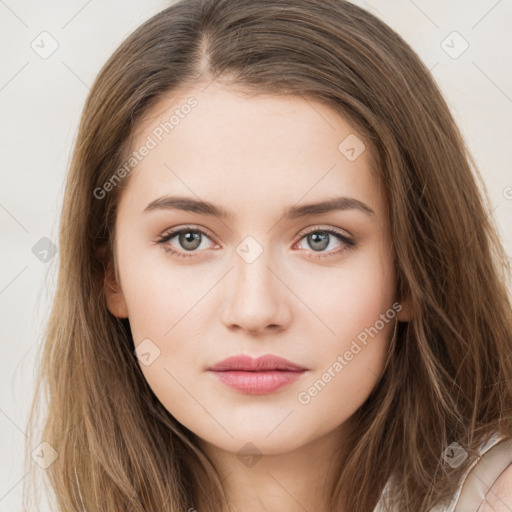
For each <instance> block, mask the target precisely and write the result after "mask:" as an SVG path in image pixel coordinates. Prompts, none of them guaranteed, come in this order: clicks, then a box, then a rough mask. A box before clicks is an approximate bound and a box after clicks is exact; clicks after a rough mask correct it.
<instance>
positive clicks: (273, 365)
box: [208, 354, 307, 395]
mask: <svg viewBox="0 0 512 512" xmlns="http://www.w3.org/2000/svg"><path fill="white" fill-rule="evenodd" d="M208 370H209V371H211V372H212V373H213V374H214V375H215V376H216V377H217V378H218V379H219V380H220V381H221V382H223V383H224V384H226V385H227V386H230V387H231V388H233V389H235V390H237V391H240V392H242V393H248V394H251V395H262V394H265V393H271V392H272V391H277V390H278V389H280V388H282V387H284V386H286V385H287V384H290V383H291V382H294V381H296V380H297V379H299V378H300V377H301V375H302V374H303V373H304V372H305V371H306V370H307V368H304V367H302V366H299V365H296V364H294V363H292V362H291V361H288V360H287V359H283V358H282V357H278V356H274V355H271V354H268V355H264V356H261V357H258V358H257V359H253V358H252V357H249V356H234V357H228V358H227V359H224V360H223V361H220V362H219V363H217V364H215V365H213V366H211V367H210V368H208Z"/></svg>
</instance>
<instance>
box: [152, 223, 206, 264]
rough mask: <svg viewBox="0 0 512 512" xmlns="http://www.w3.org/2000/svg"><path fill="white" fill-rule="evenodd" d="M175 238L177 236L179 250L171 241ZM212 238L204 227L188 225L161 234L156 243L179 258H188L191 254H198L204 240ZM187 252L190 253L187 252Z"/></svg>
mask: <svg viewBox="0 0 512 512" xmlns="http://www.w3.org/2000/svg"><path fill="white" fill-rule="evenodd" d="M173 238H177V243H178V244H179V246H180V248H179V250H176V248H175V247H173V246H172V245H171V244H169V243H168V242H170V241H171V240H172V239H173ZM205 238H207V239H210V234H209V233H208V232H206V231H204V230H202V229H198V228H193V227H191V226H187V227H185V228H181V229H175V230H173V231H170V232H169V233H167V234H165V235H163V236H161V237H160V238H158V239H157V240H156V243H158V244H160V245H161V246H162V249H163V250H164V251H165V252H168V253H171V254H173V255H175V256H176V257H178V258H188V257H191V256H197V252H201V251H198V249H199V248H200V246H201V244H202V242H203V240H204V239H205ZM187 252H188V253H189V254H187Z"/></svg>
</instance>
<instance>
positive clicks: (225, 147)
mask: <svg viewBox="0 0 512 512" xmlns="http://www.w3.org/2000/svg"><path fill="white" fill-rule="evenodd" d="M191 95H193V96H194V97H195V98H196V99H197V100H198V105H197V106H196V107H195V108H194V109H193V110H192V112H191V113H190V114H189V115H188V116H186V117H185V118H184V119H181V120H180V123H179V125H177V126H176V127H175V128H174V130H173V131H172V132H171V133H169V134H167V135H166V136H165V137H164V138H163V140H162V141H161V142H159V144H158V145H157V146H156V147H155V148H154V149H152V150H151V151H150V152H149V154H148V155H147V156H146V157H145V158H144V159H143V160H142V161H141V162H140V163H138V165H137V166H136V167H135V168H134V169H133V170H132V171H131V174H130V178H129V182H128V184H127V186H126V187H125V188H124V190H123V192H122V195H121V199H120V204H119V210H118V216H117V220H116V241H115V252H116V261H117V264H118V268H117V270H118V275H119V282H112V283H110V286H109V289H108V292H107V293H108V307H109V310H110V312H111V313H112V314H113V315H115V316H118V317H120V318H126V317H128V318H129V319H130V325H131V329H132V335H133V339H134V343H135V346H136V347H137V346H138V345H139V344H140V343H141V342H142V341H143V340H145V339H150V340H151V343H153V344H154V345H150V346H151V347H153V346H156V347H158V349H159V350H160V354H159V356H158V357H157V358H156V359H155V360H154V361H153V362H152V363H151V364H150V365H148V366H146V365H143V364H140V366H141V369H142V371H143V374H144V376H145V378H146V379H147V381H148V383H149V385H150V386H151V388H152V390H153V391H154V393H155V395H156V396H157V397H158V399H159V400H160V401H161V402H162V404H163V405H164V406H165V407H166V409H167V410H168V411H169V412H170V413H171V414H172V415H173V416H174V417H175V418H176V419H177V420H178V421H180V422H181V423H182V424H183V425H185V426H186V427H187V428H188V429H190V430H191V431H192V432H193V433H194V434H195V435H196V436H197V438H198V442H199V444H200V445H201V447H202V448H203V449H204V450H205V452H206V453H207V454H208V455H209V456H210V457H211V458H212V460H213V461H214V463H215V465H216V467H217V469H218V471H219V473H220V475H221V478H225V479H224V484H225V486H226V491H227V494H228V497H229V502H230V504H231V506H232V507H233V510H240V511H242V510H243V511H245V512H251V511H263V510H278V509H279V510H281V511H283V512H286V511H296V510H299V509H300V510H302V508H301V507H304V508H305V509H307V510H317V511H322V510H327V505H326V504H325V502H324V501H323V496H324V494H323V493H322V483H323V482H324V481H325V479H326V474H327V471H328V469H329V464H330V463H331V462H332V460H333V458H334V454H335V451H336V450H337V449H338V448H339V446H340V445H341V444H342V443H343V439H345V438H346V436H347V433H348V432H349V431H350V430H351V428H353V427H352V425H351V421H350V418H351V417H352V416H353V414H354V412H355V411H356V410H357V409H358V408H359V407H360V406H361V404H362V403H363V402H364V401H365V399H366V398H367V397H368V395H369V394H370V392H371V391H372V389H373V388H374V386H375V385H376V383H377V380H378V378H379V376H380V374H381V372H382V369H383V363H384V358H385V354H386V349H387V347H388V343H389V340H390V338H391V336H392V334H393V329H394V319H393V320H392V321H390V322H389V323H387V324H385V327H384V328H383V329H381V330H380V331H379V332H378V335H376V336H374V337H373V338H371V339H370V340H369V342H368V343H367V345H366V346H364V348H363V349H362V350H361V351H360V352H359V353H358V354H357V355H355V356H354V357H353V359H352V360H351V361H349V362H348V364H347V365H346V366H345V367H344V368H343V370H342V371H341V372H339V373H338V374H336V376H335V377H334V378H332V379H331V381H330V382H329V383H328V384H327V385H326V386H325V387H324V388H323V389H322V390H321V392H319V393H318V394H317V395H316V396H314V397H312V398H311V400H310V402H309V403H307V404H302V403H300V402H299V401H298V398H297V397H298V394H299V393H300V392H303V391H305V390H308V388H309V387H310V386H311V385H312V384H313V383H314V382H315V381H317V380H318V379H320V378H321V377H322V374H323V373H324V372H325V371H327V369H328V368H329V367H332V365H333V363H334V362H335V361H336V359H337V357H338V356H339V355H343V354H344V353H345V352H346V351H347V350H348V349H349V348H350V346H351V343H352V342H353V340H355V339H356V337H357V336H358V334H360V333H361V332H362V331H364V329H365V328H368V327H370V326H373V325H374V324H375V322H376V321H377V320H378V319H379V316H380V315H381V314H383V313H385V312H386V310H388V309H390V308H391V307H392V304H393V303H394V302H395V301H396V297H395V296H394V287H395V276H394V272H393V256H392V253H391V240H390V230H389V225H388V221H387V210H386V209H387V203H386V197H385V195H384V192H383V190H382V188H381V186H380V184H379V182H378V180H377V179H376V177H375V175H374V174H372V172H371V169H370V155H369V151H370V150H369V149H368V147H367V149H366V150H365V151H363V152H362V154H361V155H360V156H359V157H358V158H357V159H356V160H354V161H350V160H349V159H347V158H346V157H345V156H344V154H342V153H341V152H340V151H339V150H338V145H339V144H340V143H341V142H342V141H343V140H344V139H345V138H346V137H347V136H348V135H350V134H357V132H356V131H355V129H354V128H353V126H351V125H350V124H349V123H348V122H347V121H346V120H344V119H342V118H341V117H340V116H339V115H337V114H336V113H335V112H333V111H332V110H330V109H328V108H327V107H325V106H324V105H322V104H319V103H316V102H314V101H310V100H308V101H306V100H305V99H302V98H300V97H295V96H286V97H273V96H253V97H249V96H244V95H243V94H241V93H239V92H235V91H234V90H232V89H229V88H227V87H226V86H223V85H221V84H218V83H215V82H214V83H212V84H210V85H209V86H208V87H207V88H206V89H204V90H201V89H200V88H199V87H197V88H195V89H190V88H189V89H187V90H186V91H185V90H181V91H178V92H176V91H175V92H173V94H172V95H168V96H166V97H163V98H161V100H160V101H159V103H158V104H157V105H155V106H154V107H153V108H152V109H151V111H150V112H149V113H148V115H147V116H146V117H145V118H144V119H143V121H142V122H141V123H140V124H139V125H138V127H137V130H136V132H135V135H134V139H133V148H134V149H135V148H139V147H140V146H142V145H143V144H144V141H145V140H146V138H147V136H148V135H150V134H151V133H152V130H154V129H155V127H156V126H158V124H159V123H160V122H162V121H165V120H167V119H168V118H169V115H170V113H172V111H173V110H174V109H176V108H179V107H180V105H183V104H184V103H185V102H186V100H187V98H188V97H190V96H191ZM359 138H360V139H361V137H359ZM361 140H362V139H361ZM125 185H126V184H125ZM165 194H172V195H180V196H186V197H191V198H194V199H198V198H200V199H202V200H207V201H210V202H212V203H214V204H215V205H219V206H221V207H223V208H225V209H227V210H229V211H231V212H233V215H234V217H233V218H232V219H220V218H218V217H216V216H208V215H204V214H199V213H192V212H185V211H178V210H163V209H162V210H152V211H150V212H144V213H143V211H144V209H145V208H146V206H147V205H148V204H149V203H150V202H151V201H153V200H154V199H156V198H158V197H161V196H163V195H165ZM340 195H343V196H348V197H352V198H356V199H358V200H359V201H362V202H363V203H365V204H366V205H368V206H369V207H370V208H371V209H372V210H373V211H374V214H372V215H369V214H367V213H365V212H363V211H360V210H357V209H350V210H344V211H335V212H329V213H323V214H320V215H318V214H317V215H310V216H306V217H302V218H298V219H295V220H291V221H289V220H285V219H282V215H283V212H284V210H285V209H286V208H287V207H289V206H291V205H295V204H296V203H298V204H300V205H302V204H306V203H314V202H319V201H322V200H326V199H331V198H333V197H336V196H340ZM187 227H190V228H193V229H205V230H208V231H209V232H211V233H212V234H213V235H214V238H213V237H208V236H204V235H201V236H202V241H201V245H200V246H199V248H197V249H195V255H194V256H192V257H187V258H177V257H175V256H173V255H172V254H170V253H166V252H165V251H164V250H163V249H162V246H161V245H159V244H158V243H156V239H157V238H158V237H160V236H163V235H165V234H167V233H168V232H169V231H170V229H171V228H178V229H179V228H187ZM311 227H317V228H318V229H317V231H321V230H322V229H324V230H325V229H335V230H336V229H337V230H339V231H341V232H342V233H343V234H345V235H346V236H349V237H350V238H352V239H353V240H355V242H356V246H355V247H349V246H347V245H346V244H344V243H343V242H342V241H340V240H338V239H337V238H336V237H335V236H334V235H329V236H330V241H329V245H328V247H327V248H323V249H320V251H318V250H317V251H315V247H317V246H315V245H311V243H309V242H308V237H307V236H305V234H304V231H305V230H306V229H307V228H311ZM306 234H307V233H306ZM247 236H251V237H253V238H254V239H255V240H256V241H257V243H258V244H259V245H260V246H261V248H262V250H263V252H262V253H261V254H260V255H259V257H258V258H256V259H255V260H254V261H252V262H251V263H248V262H247V261H246V260H244V259H243V258H242V257H240V255H239V254H238V253H237V251H236V249H237V247H238V246H239V245H240V244H241V242H242V241H243V240H244V239H245V237H247ZM182 242H183V240H182ZM167 245H170V246H172V247H173V248H174V249H175V250H177V251H180V252H182V253H187V250H186V248H185V247H184V246H183V245H180V240H179V236H178V235H177V236H175V237H174V238H173V239H172V240H170V241H168V242H167ZM242 245H243V244H242ZM340 249H343V250H342V251H341V252H339V253H338V254H335V253H336V251H338V250H340ZM189 253H190V252H189ZM318 254H320V255H324V257H323V258H315V255H318ZM329 254H330V255H331V256H329ZM402 306H403V308H402V310H401V311H400V312H399V313H398V315H397V317H398V319H399V320H401V321H407V320H408V317H407V307H406V305H405V304H402ZM146 343H147V342H146ZM148 346H149V345H148ZM237 354H248V355H251V356H253V357H258V356H260V355H263V354H275V355H278V356H281V357H284V358H286V359H289V360H291V361H292V362H294V363H296V364H299V365H302V366H305V367H307V368H308V370H307V371H306V372H305V373H304V374H303V375H302V376H301V378H300V379H299V380H298V381H296V382H294V383H292V384H291V385H288V386H287V387H285V388H282V389H280V390H278V391H276V392H273V393H270V394H267V395H260V396H253V395H247V394H244V393H241V392H238V391H235V390H233V389H231V388H229V387H227V386H226V385H225V384H223V383H221V382H220V381H218V379H217V378H216V377H215V376H214V375H212V374H211V372H208V371H207V368H208V367H209V366H210V365H213V364H215V363H217V362H219V361H221V360H222V359H225V358H226V357H229V356H232V355H237ZM248 442H250V443H252V444H253V445H254V446H255V447H256V448H257V450H258V455H261V457H259V458H258V460H257V461H256V463H255V464H251V463H250V462H249V463H247V462H246V463H244V462H243V461H242V460H241V458H240V457H239V456H237V452H239V450H241V448H242V447H244V446H245V445H246V443H248ZM255 460H256V459H254V460H253V462H254V461H255ZM299 504H300V506H299ZM200 505H201V504H193V506H194V507H196V508H199V510H200Z"/></svg>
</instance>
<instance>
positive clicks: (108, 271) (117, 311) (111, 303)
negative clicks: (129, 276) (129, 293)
mask: <svg viewBox="0 0 512 512" xmlns="http://www.w3.org/2000/svg"><path fill="white" fill-rule="evenodd" d="M105 251H106V247H105V246H103V247H101V248H100V249H99V250H98V252H97V256H98V259H100V260H101V261H102V262H104V265H103V266H104V268H105V278H104V287H105V297H106V299H107V307H108V310H109V311H110V312H111V313H112V314H113V315H114V316H116V317H118V318H128V307H127V305H126V301H125V298H124V295H123V291H122V290H121V285H120V283H119V282H118V281H117V279H116V275H115V272H114V269H113V267H112V258H107V260H106V261H105Z"/></svg>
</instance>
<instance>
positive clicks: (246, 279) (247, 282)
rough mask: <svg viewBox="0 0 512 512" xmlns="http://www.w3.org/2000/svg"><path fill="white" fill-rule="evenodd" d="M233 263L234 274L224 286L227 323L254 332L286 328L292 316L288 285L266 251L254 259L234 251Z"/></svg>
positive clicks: (224, 319) (232, 327)
mask: <svg viewBox="0 0 512 512" xmlns="http://www.w3.org/2000/svg"><path fill="white" fill-rule="evenodd" d="M234 265H235V269H234V271H233V273H232V275H233V274H234V277H233V278H232V279H231V280H229V283H228V284H227V285H226V288H225V290H224V293H225V297H226V300H225V304H224V306H223V309H222V321H223V322H224V324H225V325H226V326H227V327H228V328H230V329H236V328H238V329H243V330H245V331H247V332H250V333H251V334H261V333H264V332H266V331H280V330H283V329H285V328H286V327H287V325H288V323H289V321H290V317H291V312H290V309H289V304H288V301H287V297H286V295H287V294H286V291H287V287H286V285H285V284H284V283H283V282H282V280H281V279H280V276H279V275H278V272H276V270H275V268H273V266H272V263H271V262H270V261H269V259H268V258H267V253H266V251H263V253H262V254H261V255H260V256H259V257H258V258H257V259H256V260H255V261H253V262H251V263H248V262H246V261H245V260H244V259H243V258H241V257H240V256H239V255H238V254H235V256H234ZM288 294H289V292H288ZM288 298H289V297H288Z"/></svg>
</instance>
